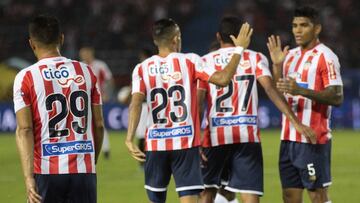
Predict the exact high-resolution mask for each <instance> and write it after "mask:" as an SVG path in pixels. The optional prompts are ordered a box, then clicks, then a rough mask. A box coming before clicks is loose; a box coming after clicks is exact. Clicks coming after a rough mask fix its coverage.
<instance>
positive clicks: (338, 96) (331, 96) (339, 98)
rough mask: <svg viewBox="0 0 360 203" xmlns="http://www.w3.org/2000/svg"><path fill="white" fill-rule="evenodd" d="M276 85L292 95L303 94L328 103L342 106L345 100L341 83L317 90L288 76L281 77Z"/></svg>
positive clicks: (280, 89)
mask: <svg viewBox="0 0 360 203" xmlns="http://www.w3.org/2000/svg"><path fill="white" fill-rule="evenodd" d="M276 87H277V88H278V89H279V91H281V92H284V93H289V94H291V95H301V96H303V97H306V98H309V99H311V100H314V101H316V102H319V103H322V104H326V105H332V106H340V105H341V104H342V102H343V100H344V94H343V88H342V86H340V85H334V86H328V87H326V88H325V89H324V90H321V91H315V90H311V89H307V88H303V87H300V86H299V85H298V84H297V83H296V81H295V79H293V78H290V77H287V78H285V79H280V80H279V81H278V82H277V83H276Z"/></svg>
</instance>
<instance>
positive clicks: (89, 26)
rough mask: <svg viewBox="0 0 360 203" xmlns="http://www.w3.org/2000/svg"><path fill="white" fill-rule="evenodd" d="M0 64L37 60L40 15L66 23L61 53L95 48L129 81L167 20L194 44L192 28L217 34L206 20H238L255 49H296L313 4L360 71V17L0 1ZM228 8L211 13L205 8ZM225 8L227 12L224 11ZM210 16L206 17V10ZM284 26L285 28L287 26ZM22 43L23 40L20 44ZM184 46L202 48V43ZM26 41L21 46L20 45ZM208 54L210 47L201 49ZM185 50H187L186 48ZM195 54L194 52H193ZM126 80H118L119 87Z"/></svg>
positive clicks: (268, 5) (143, 3) (174, 2)
mask: <svg viewBox="0 0 360 203" xmlns="http://www.w3.org/2000/svg"><path fill="white" fill-rule="evenodd" d="M0 2H1V3H0V26H1V29H0V60H4V59H6V58H9V57H12V56H13V55H14V54H15V55H17V56H21V57H23V58H26V59H29V60H30V59H32V60H34V57H33V56H32V54H31V50H30V49H29V48H28V47H27V40H28V36H27V34H26V33H27V32H26V28H25V27H26V26H25V25H26V23H27V22H28V20H29V19H30V17H31V16H33V15H35V14H36V13H40V12H41V13H52V14H53V15H57V17H58V18H59V19H60V20H61V21H62V24H63V30H64V32H65V34H66V36H67V37H65V44H64V47H63V53H64V54H65V56H67V57H70V58H74V57H76V53H77V50H79V47H80V45H81V44H91V45H92V46H94V47H97V53H98V55H99V56H100V57H101V58H102V59H104V60H106V61H107V62H108V63H109V65H110V67H112V71H113V73H114V76H115V78H129V75H130V74H131V73H130V71H131V69H130V68H129V67H133V66H134V64H135V63H137V53H138V52H139V51H140V50H141V48H142V47H143V46H144V42H151V41H152V39H151V25H152V23H153V22H154V21H156V20H158V19H159V18H163V17H171V18H173V19H174V20H176V21H177V22H178V23H179V25H180V27H182V28H183V30H182V31H183V35H184V36H189V37H187V38H185V39H190V40H191V39H192V37H191V36H192V35H193V33H192V31H193V30H192V29H186V28H187V26H189V25H192V23H197V26H198V27H200V28H201V29H200V30H201V31H202V33H201V35H202V36H201V39H204V40H207V42H208V43H209V44H210V42H211V37H212V36H213V34H214V33H211V32H209V31H207V30H208V29H209V28H208V27H207V26H208V24H207V23H206V21H207V20H208V19H211V17H212V16H217V17H218V18H219V19H220V17H221V14H220V15H219V13H222V15H236V16H240V17H241V18H242V19H243V20H244V21H245V20H246V21H249V22H250V23H252V25H253V26H254V29H255V30H254V35H253V39H254V40H253V41H252V43H251V48H252V49H254V50H256V51H260V52H264V53H267V49H266V41H267V40H266V39H267V37H268V35H269V34H270V33H275V34H279V35H280V36H281V37H282V40H283V42H284V43H285V44H289V45H292V44H293V41H292V37H291V33H290V32H289V27H288V25H289V22H290V21H291V17H292V11H293V9H294V8H295V7H296V6H298V5H301V4H312V5H315V6H317V7H319V8H321V9H320V10H321V11H322V14H321V15H322V21H323V25H324V26H323V29H324V30H323V32H322V34H321V36H320V39H321V41H322V42H324V43H325V44H328V45H329V46H330V48H332V49H333V50H334V51H335V52H336V54H337V55H338V56H339V58H340V62H341V64H342V67H344V68H359V67H360V60H358V56H359V54H360V48H359V47H360V45H359V40H357V38H358V36H359V35H360V26H359V24H360V22H359V21H358V20H357V19H359V17H360V12H358V8H359V1H356V0H341V1H340V0H318V1H312V0H222V1H204V0H32V1H22V0H1V1H0ZM212 4H214V5H224V6H223V7H221V9H220V7H219V8H217V7H216V8H215V9H217V10H215V11H207V9H204V8H207V6H209V7H210V5H212ZM223 8H224V9H223ZM202 9H203V10H205V11H207V12H202V11H203V10H202ZM284 25H285V26H284ZM19 39H20V40H21V41H20V42H19ZM192 40H193V41H189V42H187V41H186V40H184V44H185V43H188V44H194V45H198V44H199V43H198V41H199V40H198V38H193V39H192ZM21 42H22V43H21ZM200 46H201V47H200V48H199V49H198V51H202V52H203V53H205V52H206V51H207V48H208V46H203V45H200ZM184 48H185V46H184ZM190 51H192V50H190ZM199 54H202V53H199ZM127 83H128V81H124V82H121V81H120V82H119V81H117V84H116V85H118V87H117V88H120V86H123V85H125V84H127Z"/></svg>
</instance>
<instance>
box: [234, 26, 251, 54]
mask: <svg viewBox="0 0 360 203" xmlns="http://www.w3.org/2000/svg"><path fill="white" fill-rule="evenodd" d="M252 33H253V29H252V28H251V27H250V25H249V23H244V24H242V26H241V29H240V31H239V34H238V36H237V37H235V36H234V35H230V38H231V40H232V41H233V42H234V44H235V46H240V47H242V48H244V49H247V48H248V46H249V44H250V39H251V35H252Z"/></svg>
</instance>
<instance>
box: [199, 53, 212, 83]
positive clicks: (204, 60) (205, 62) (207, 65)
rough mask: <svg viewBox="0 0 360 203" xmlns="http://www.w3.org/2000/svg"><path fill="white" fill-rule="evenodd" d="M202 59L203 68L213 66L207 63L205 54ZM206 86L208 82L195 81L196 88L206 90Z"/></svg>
mask: <svg viewBox="0 0 360 203" xmlns="http://www.w3.org/2000/svg"><path fill="white" fill-rule="evenodd" d="M202 60H203V62H204V64H205V68H213V66H211V65H209V64H207V60H206V57H205V56H204V57H202ZM208 87H209V82H207V81H203V80H198V82H197V88H198V89H201V90H207V89H208Z"/></svg>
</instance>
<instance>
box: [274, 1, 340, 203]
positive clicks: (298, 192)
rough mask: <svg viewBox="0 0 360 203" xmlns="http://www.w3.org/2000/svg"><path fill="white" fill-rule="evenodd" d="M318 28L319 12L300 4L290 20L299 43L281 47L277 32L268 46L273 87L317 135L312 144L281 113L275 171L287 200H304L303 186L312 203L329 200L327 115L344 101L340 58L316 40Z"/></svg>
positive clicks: (293, 201) (295, 201) (328, 131)
mask: <svg viewBox="0 0 360 203" xmlns="http://www.w3.org/2000/svg"><path fill="white" fill-rule="evenodd" d="M320 32H321V24H320V21H319V13H318V11H317V10H315V9H314V8H311V7H301V8H298V9H296V10H295V13H294V17H293V20H292V33H293V35H294V38H295V42H296V44H297V45H298V47H296V48H294V49H291V50H290V51H288V49H289V47H285V48H284V49H283V50H282V48H281V40H280V37H279V36H276V37H275V36H271V37H269V41H268V44H267V45H268V49H269V52H270V56H271V60H272V62H273V74H274V80H275V81H277V88H278V89H279V90H280V91H281V92H283V93H284V94H285V98H286V100H287V102H288V103H289V106H291V108H292V109H293V111H294V112H296V115H297V117H298V118H299V119H300V120H301V121H302V122H303V123H305V124H307V125H310V127H311V128H312V129H314V131H315V133H316V144H313V145H312V144H310V142H309V140H308V139H307V138H306V137H305V136H304V135H303V134H302V133H300V132H297V131H296V130H295V129H294V126H293V125H292V124H291V123H290V122H289V120H288V119H287V118H285V117H283V122H282V132H281V147H280V158H279V171H280V178H281V183H282V188H283V200H284V202H286V203H290V202H291V203H297V202H298V203H300V202H303V200H302V196H303V195H302V194H303V189H304V188H306V189H307V191H308V194H309V197H310V199H311V201H312V202H314V203H315V202H316V203H320V202H321V203H324V202H327V203H329V202H330V200H329V197H328V192H327V190H328V189H327V188H328V187H329V185H330V184H331V175H330V154H331V153H330V152H331V133H330V128H329V125H330V116H331V114H330V113H331V106H339V105H340V104H341V103H342V101H343V88H342V85H343V84H342V80H341V76H340V64H339V60H338V57H337V56H336V55H335V54H334V52H332V51H331V49H329V48H328V47H327V46H325V45H324V44H322V43H321V42H320V41H319V34H320Z"/></svg>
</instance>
